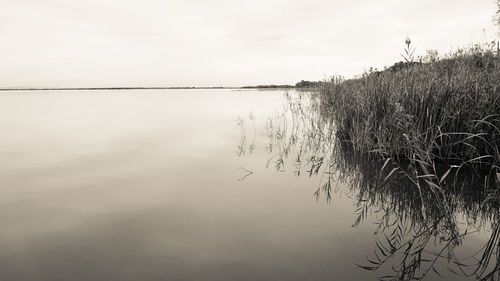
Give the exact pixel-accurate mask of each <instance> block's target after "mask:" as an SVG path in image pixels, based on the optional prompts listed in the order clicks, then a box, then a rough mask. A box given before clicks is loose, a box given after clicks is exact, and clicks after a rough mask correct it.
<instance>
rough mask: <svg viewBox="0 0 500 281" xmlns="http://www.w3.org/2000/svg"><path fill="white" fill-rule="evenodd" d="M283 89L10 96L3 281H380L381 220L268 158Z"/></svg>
mask: <svg viewBox="0 0 500 281" xmlns="http://www.w3.org/2000/svg"><path fill="white" fill-rule="evenodd" d="M284 93H285V92H284V91H257V90H244V91H234V90H129V91H54V92H50V91H43V92H42V91H38V92H4V93H1V94H0V115H1V118H0V131H1V132H2V133H1V136H0V159H1V160H0V222H1V225H2V228H0V249H1V251H0V280H24V281H29V280H376V278H377V276H380V275H381V274H383V273H384V271H383V270H381V271H380V273H378V272H373V271H370V270H365V269H363V268H362V267H360V266H358V265H357V264H361V265H363V264H364V263H365V262H366V259H365V256H370V255H371V254H372V253H373V251H374V248H375V247H376V244H375V238H374V231H375V230H376V226H374V222H377V221H378V218H377V215H376V214H371V215H367V216H366V218H363V220H362V221H361V222H360V223H358V224H356V225H357V226H355V227H353V224H354V223H355V221H356V220H357V219H358V218H359V212H356V211H357V209H358V208H359V206H358V202H357V200H355V199H354V198H353V193H352V190H351V188H350V187H349V186H348V184H346V183H345V182H343V181H336V182H335V191H336V192H333V193H332V195H331V200H327V198H325V197H324V196H323V195H321V196H319V198H318V197H317V196H315V195H314V192H315V191H316V190H317V188H318V186H319V184H321V182H322V180H323V179H322V178H321V176H312V177H308V176H304V175H301V176H299V177H297V175H296V174H295V173H294V169H293V168H291V167H290V166H287V165H284V166H283V167H276V165H275V162H274V161H275V160H271V162H269V160H270V158H271V157H273V153H272V152H271V151H270V150H269V144H270V142H272V140H271V141H270V138H271V139H272V136H270V135H269V130H268V129H269V128H268V126H269V120H271V119H272V118H274V117H275V116H279V115H280V113H281V112H283V110H284V108H286V107H287V106H288V101H287V98H286V97H285V95H284ZM293 94H294V95H297V93H293ZM301 95H307V94H305V93H304V94H301ZM273 116H274V117H273ZM270 118H271V119H270ZM289 121H290V120H288V121H287V122H289ZM269 163H271V164H270V165H267V164H269ZM489 237H490V230H489V229H488V228H487V227H485V228H484V229H481V230H480V231H479V232H478V233H476V234H475V235H474V236H471V238H469V239H467V241H466V242H464V243H463V247H461V249H460V251H461V253H462V254H463V255H464V256H466V255H467V254H469V253H472V252H473V251H476V250H477V249H479V248H481V247H482V245H484V244H485V243H486V242H487V241H488V238H489ZM444 275H445V277H446V278H447V280H467V278H465V277H460V276H456V275H454V274H444ZM435 279H439V280H442V279H441V278H439V277H438V276H437V275H436V274H434V273H431V274H429V276H428V277H427V279H426V280H435Z"/></svg>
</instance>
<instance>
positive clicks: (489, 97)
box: [321, 47, 500, 191]
mask: <svg viewBox="0 0 500 281" xmlns="http://www.w3.org/2000/svg"><path fill="white" fill-rule="evenodd" d="M499 85H500V60H499V57H498V56H497V55H496V54H495V53H494V52H493V51H492V50H489V49H487V48H484V47H474V48H470V49H467V50H460V51H457V52H454V53H451V54H448V55H446V56H444V57H441V58H438V59H436V58H435V57H431V58H428V59H427V60H424V61H423V62H418V63H417V62H413V61H409V60H407V62H405V63H398V64H395V65H394V66H392V67H390V68H387V69H386V70H384V71H370V72H366V73H364V74H363V75H362V76H361V77H358V78H355V79H350V80H344V79H338V78H335V79H332V81H331V82H330V83H326V84H325V85H324V87H323V88H322V90H321V91H322V95H321V99H322V111H323V113H324V114H326V115H328V116H331V118H332V119H333V120H334V123H335V126H336V131H337V134H338V135H339V137H340V138H341V139H342V140H343V141H345V142H348V143H350V144H351V145H352V147H353V148H354V149H355V150H356V151H358V152H362V153H371V154H376V155H379V156H382V158H383V159H391V160H392V161H393V162H394V163H400V162H401V161H406V162H407V161H409V162H410V165H409V167H410V168H412V169H410V170H406V171H402V170H401V171H398V172H401V173H406V174H407V176H408V177H410V178H413V179H414V180H415V181H414V183H415V184H416V185H417V186H418V188H419V189H420V188H422V187H421V186H420V184H419V182H420V180H416V179H424V180H425V182H426V183H427V186H429V187H430V188H431V189H433V190H434V191H436V190H439V189H440V183H441V182H442V181H443V180H444V179H445V178H446V177H447V176H448V175H451V174H453V173H458V172H459V170H460V169H461V168H462V167H463V166H469V167H472V168H475V169H476V170H477V171H478V173H480V174H484V176H485V185H488V186H489V185H491V183H493V185H496V184H495V181H497V180H496V177H497V175H496V173H497V171H499V170H500V152H499V145H500V92H499ZM443 166H444V167H445V169H443Z"/></svg>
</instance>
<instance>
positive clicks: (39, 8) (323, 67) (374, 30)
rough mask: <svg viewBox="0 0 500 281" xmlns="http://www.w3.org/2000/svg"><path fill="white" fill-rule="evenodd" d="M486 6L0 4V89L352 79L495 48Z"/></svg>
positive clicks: (476, 0) (183, 1)
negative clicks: (436, 55)
mask: <svg viewBox="0 0 500 281" xmlns="http://www.w3.org/2000/svg"><path fill="white" fill-rule="evenodd" d="M496 8H497V6H496V3H495V1H494V0H439V1H437V0H384V1H381V0H363V1H362V0H351V1H339V0H325V1H322V0H307V1H305V0H303V1H297V0H288V1H285V0H252V1H249V0H245V1H239V0H232V1H229V0H212V1H209V0H164V1H159V0H140V1H138V0H121V1H110V0H85V1H83V0H78V1H76V0H44V1H40V0H2V2H1V9H0V87H1V88H9V87H18V88H19V87H113V86H131V87H133V86H167V87H168V86H245V85H262V84H295V83H296V82H298V81H300V80H323V79H328V78H329V77H331V76H332V75H342V76H344V77H352V76H353V75H357V74H360V73H362V72H363V71H364V70H367V69H369V68H370V67H376V68H379V69H380V68H383V67H384V66H390V65H392V64H393V63H395V62H397V61H400V60H401V56H400V54H401V52H402V50H403V48H404V41H405V38H406V37H407V36H408V37H409V38H410V39H411V40H412V45H413V46H414V47H416V52H415V54H416V55H423V54H425V51H426V50H428V49H435V50H438V51H439V52H440V53H447V52H450V51H452V50H455V49H457V48H459V47H466V46H469V45H471V44H473V43H481V42H486V41H491V40H494V39H496V38H497V31H498V27H496V26H495V25H494V21H493V16H494V14H495V11H496Z"/></svg>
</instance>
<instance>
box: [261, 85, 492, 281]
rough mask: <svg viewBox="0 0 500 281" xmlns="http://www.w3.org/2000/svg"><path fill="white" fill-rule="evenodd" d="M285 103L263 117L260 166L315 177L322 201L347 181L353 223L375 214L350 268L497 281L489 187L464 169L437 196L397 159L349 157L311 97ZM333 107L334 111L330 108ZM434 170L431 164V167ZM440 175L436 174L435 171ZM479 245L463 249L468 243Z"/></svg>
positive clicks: (395, 275) (394, 276)
mask: <svg viewBox="0 0 500 281" xmlns="http://www.w3.org/2000/svg"><path fill="white" fill-rule="evenodd" d="M286 97H287V100H288V106H285V108H284V109H283V110H282V111H281V112H280V113H278V114H276V115H275V116H273V117H271V118H270V119H269V120H268V125H267V132H268V137H269V144H268V151H269V153H270V157H269V160H268V165H272V166H274V168H275V169H276V170H278V171H282V170H284V167H285V165H286V164H285V161H287V160H288V161H289V162H290V163H288V164H289V167H290V168H291V170H293V172H294V173H295V174H296V175H301V174H303V173H306V174H307V175H308V176H313V175H317V176H318V177H319V178H320V183H319V184H318V185H317V189H316V191H315V193H314V194H315V195H316V197H317V198H319V197H320V194H324V196H325V198H326V200H327V201H330V200H332V194H335V193H338V192H339V188H338V184H339V183H347V184H348V187H349V190H348V196H349V197H350V198H351V199H352V200H353V201H354V202H356V207H357V208H356V210H355V213H356V214H357V218H356V219H355V220H354V221H353V227H357V226H359V225H360V224H361V223H362V222H363V220H364V219H365V218H367V217H368V216H372V217H375V219H376V222H375V225H376V227H374V234H375V236H376V237H375V239H374V250H373V253H372V254H369V255H367V256H366V260H365V261H364V262H362V263H359V264H358V265H359V266H360V267H361V268H363V269H365V270H367V271H374V272H376V274H377V276H378V278H379V279H380V280H422V279H426V280H427V279H432V278H435V277H436V276H439V277H445V276H448V278H451V279H453V278H458V276H461V277H464V278H472V279H478V280H500V222H499V219H500V216H499V188H498V183H497V182H485V180H484V179H485V177H484V176H481V174H480V173H478V172H477V171H474V170H472V169H469V170H467V169H466V168H461V170H460V172H457V173H455V174H454V175H453V176H450V177H443V178H442V179H441V180H440V182H439V184H440V186H439V190H440V192H439V193H436V192H433V191H432V189H430V188H425V184H426V183H427V182H426V181H424V178H425V176H420V175H415V176H414V177H413V176H411V175H410V174H409V173H412V172H413V171H415V169H414V167H410V165H411V164H409V163H404V162H403V161H398V162H396V161H391V159H390V158H388V159H378V158H377V157H375V156H373V155H366V154H360V153H357V152H356V151H355V150H354V149H353V148H352V147H351V146H350V145H349V143H348V142H344V141H342V140H340V139H339V138H338V137H337V135H336V134H335V126H334V124H333V123H332V122H331V118H329V115H328V110H332V109H329V108H323V107H322V104H321V100H320V99H319V98H318V95H316V94H312V95H310V96H307V98H304V97H303V96H297V95H293V94H292V95H290V94H287V95H286ZM333 110H334V109H333ZM438 168H439V167H438ZM442 174H444V173H442ZM478 237H483V238H484V243H475V242H473V243H472V245H469V244H470V243H468V242H469V240H472V241H474V240H478Z"/></svg>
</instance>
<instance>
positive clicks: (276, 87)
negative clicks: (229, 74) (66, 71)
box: [0, 85, 296, 92]
mask: <svg viewBox="0 0 500 281" xmlns="http://www.w3.org/2000/svg"><path fill="white" fill-rule="evenodd" d="M294 88H296V87H295V86H289V85H283V86H272V87H271V86H244V87H67V88H0V91H3V92H10V91H94V90H102V91H112V90H208V89H229V90H245V89H294Z"/></svg>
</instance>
